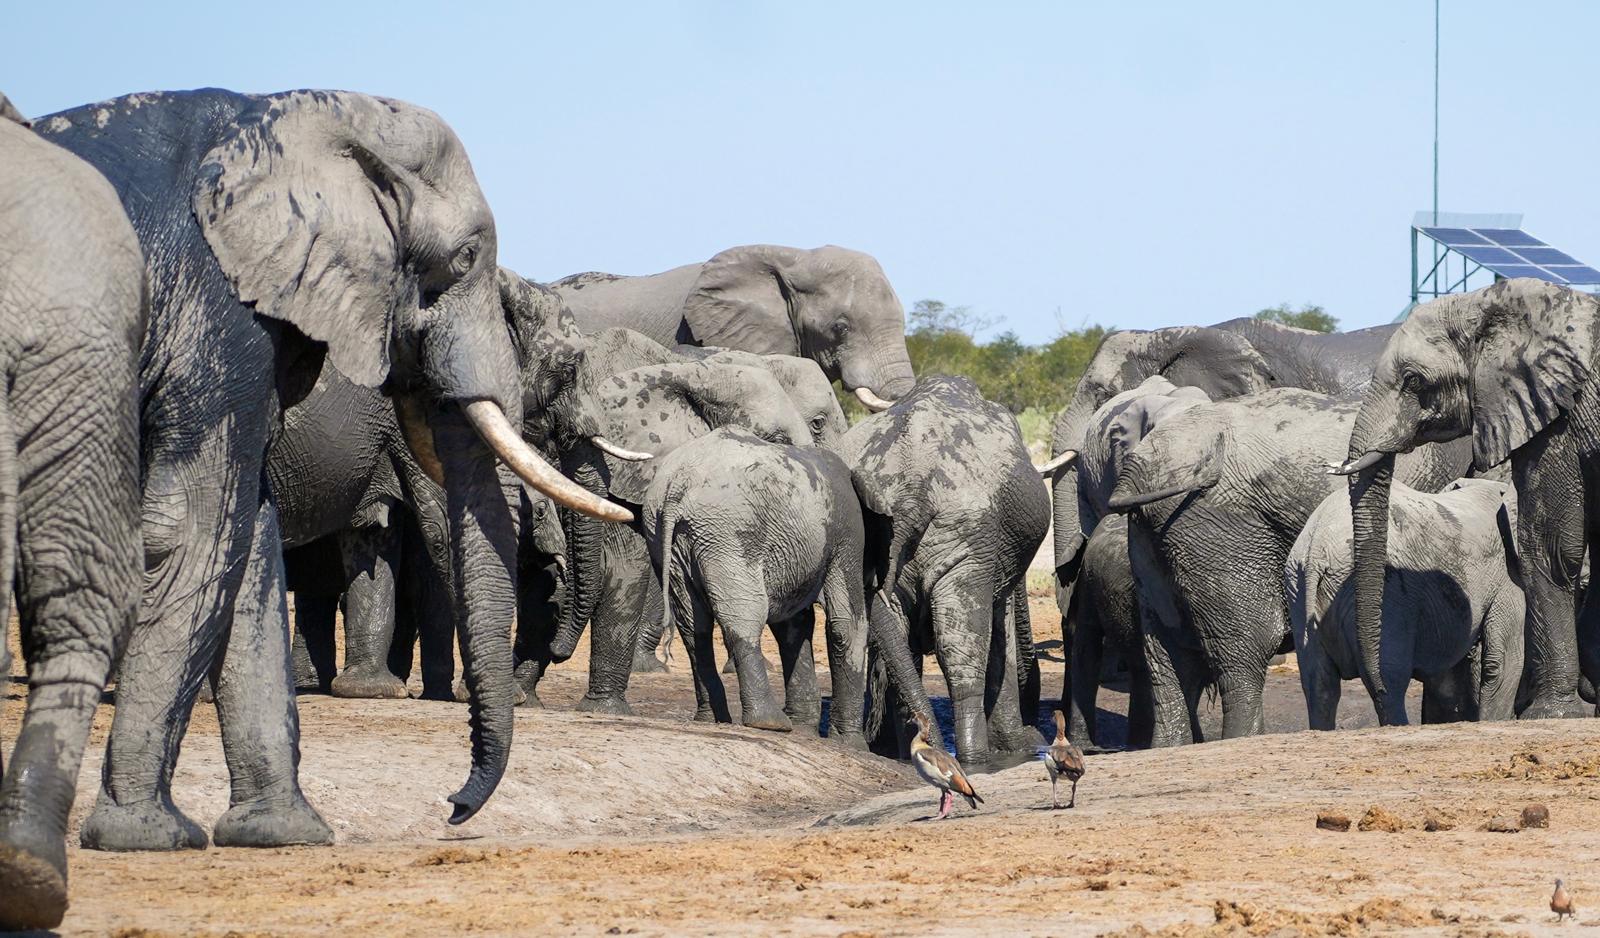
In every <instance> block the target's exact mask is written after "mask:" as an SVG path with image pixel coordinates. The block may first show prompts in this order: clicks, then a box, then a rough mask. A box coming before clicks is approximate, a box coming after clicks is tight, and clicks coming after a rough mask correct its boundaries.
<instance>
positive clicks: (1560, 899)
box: [1550, 879, 1578, 922]
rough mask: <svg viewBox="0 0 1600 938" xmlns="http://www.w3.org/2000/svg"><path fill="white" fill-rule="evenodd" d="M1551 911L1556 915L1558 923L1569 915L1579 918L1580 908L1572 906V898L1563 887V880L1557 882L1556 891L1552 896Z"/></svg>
mask: <svg viewBox="0 0 1600 938" xmlns="http://www.w3.org/2000/svg"><path fill="white" fill-rule="evenodd" d="M1550 911H1552V912H1554V913H1555V914H1556V921H1558V922H1559V921H1561V920H1562V919H1563V918H1565V917H1567V916H1568V915H1570V916H1572V917H1573V918H1577V916H1578V907H1577V906H1575V905H1573V904H1572V897H1571V896H1569V895H1567V887H1565V886H1563V885H1561V880H1559V879H1558V880H1556V891H1555V893H1553V894H1552V895H1551V896H1550Z"/></svg>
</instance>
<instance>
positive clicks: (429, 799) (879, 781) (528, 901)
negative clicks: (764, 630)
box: [0, 596, 1600, 936]
mask: <svg viewBox="0 0 1600 938" xmlns="http://www.w3.org/2000/svg"><path fill="white" fill-rule="evenodd" d="M1034 621H1035V625H1036V628H1038V630H1039V631H1040V633H1041V635H1040V639H1041V645H1042V647H1043V648H1044V650H1045V653H1046V664H1045V685H1044V686H1045V690H1046V696H1047V697H1054V696H1055V692H1056V690H1057V689H1058V688H1059V686H1060V683H1059V682H1060V667H1061V666H1060V663H1059V644H1056V645H1055V646H1054V647H1052V645H1051V643H1052V642H1056V643H1059V635H1051V634H1049V633H1050V630H1051V629H1052V628H1053V626H1054V623H1055V621H1056V617H1055V614H1054V609H1053V602H1052V601H1051V600H1049V599H1048V598H1046V597H1043V596H1041V597H1038V598H1037V599H1036V602H1035V620H1034ZM1051 659H1054V660H1051ZM773 660H776V659H775V656H774V659H773ZM17 667H18V668H19V669H20V665H18V666H17ZM930 670H936V669H930ZM582 675H583V670H582V661H581V658H580V659H579V660H576V661H574V662H573V663H572V664H571V665H569V666H568V668H566V669H565V670H563V671H558V672H557V673H555V674H552V675H551V677H550V680H549V685H548V688H549V689H548V691H547V692H546V693H545V695H544V697H545V700H546V701H547V703H548V704H550V707H549V709H547V710H543V711H521V712H519V714H518V720H517V728H516V729H517V737H516V739H517V742H516V752H515V754H514V757H513V760H512V767H511V771H510V773H509V775H508V776H507V778H506V780H505V782H504V783H503V784H502V785H501V788H500V790H499V792H498V793H497V794H496V795H495V797H494V799H493V800H491V801H490V803H489V805H488V806H487V807H486V808H485V809H484V811H483V812H482V813H481V814H480V815H479V816H478V817H477V818H474V819H473V820H472V821H470V822H468V823H467V824H465V825H463V826H461V827H458V828H451V827H449V826H448V825H446V824H445V823H444V817H445V816H446V814H447V811H446V809H445V807H444V806H443V805H442V803H441V800H440V799H442V797H443V796H444V795H446V794H448V793H449V792H450V791H452V790H453V788H454V786H456V785H457V784H459V783H460V781H461V780H462V779H464V778H465V775H466V767H467V749H466V724H465V714H466V711H465V708H464V707H462V706H460V705H453V704H442V703H425V702H420V701H343V700H334V699H330V698H323V697H302V698H301V699H300V713H301V720H302V723H303V730H304V732H303V741H302V749H303V761H302V780H303V783H304V785H305V788H306V792H307V795H308V796H309V797H310V798H311V800H312V801H313V803H314V804H316V805H317V807H318V808H319V809H320V810H321V811H322V813H323V815H324V817H326V818H327V819H328V821H329V822H330V823H331V824H332V825H333V826H334V828H335V829H336V831H337V832H338V837H339V844H338V845H337V846H335V847H332V848H295V849H281V850H261V851H253V850H222V849H212V850H208V851H205V852H202V853H185V854H154V855H153V854H138V855H119V854H104V853H95V852H91V851H81V850H77V849H76V848H73V849H72V850H71V852H70V862H71V866H72V876H73V907H72V910H71V911H70V912H69V914H68V919H67V922H66V926H65V927H64V928H63V929H62V931H63V933H64V934H119V935H124V936H133V935H154V934H174V935H177V934H216V935H222V934H227V933H230V932H231V933H234V934H238V935H247V934H321V933H326V932H329V931H339V932H345V933H355V934H372V933H383V934H394V935H436V934H450V933H456V932H465V931H472V932H477V933H483V934H526V933H549V932H554V933H588V934H598V933H624V934H628V933H638V934H667V933H673V934H747V933H756V932H759V933H776V934H808V935H809V934H827V935H839V934H848V933H855V934H907V935H911V934H930V933H938V934H952V933H977V932H1000V933H1015V934H1103V933H1108V932H1118V933H1127V934H1145V933H1164V934H1166V933H1170V934H1187V933H1191V932H1215V933H1250V934H1259V935H1266V934H1285V935H1290V934H1334V935H1351V934H1365V933H1368V932H1383V931H1398V930H1423V931H1428V932H1432V933H1435V934H1450V935H1475V936H1476V935H1490V934H1521V933H1538V932H1544V931H1547V930H1554V929H1555V928H1556V926H1554V924H1553V918H1554V917H1553V916H1552V915H1551V914H1550V913H1549V912H1548V911H1547V902H1548V898H1549V893H1550V884H1551V880H1552V879H1553V878H1554V877H1556V876H1563V877H1564V878H1565V879H1566V881H1567V884H1568V888H1569V890H1570V891H1571V892H1572V893H1573V894H1574V896H1575V900H1576V902H1577V904H1578V906H1579V909H1580V920H1582V921H1583V922H1584V923H1587V922H1588V920H1589V919H1590V918H1593V919H1594V922H1595V924H1600V913H1595V912H1589V911H1588V907H1590V906H1592V905H1593V904H1594V900H1593V899H1589V900H1587V901H1586V896H1600V839H1597V837H1596V832H1597V830H1600V722H1596V721H1588V720H1585V721H1569V722H1541V723H1513V724H1483V725H1458V726H1449V727H1410V728H1398V729H1388V730H1378V729H1360V730H1353V731H1348V732H1340V733H1328V734H1313V733H1309V732H1303V731H1299V732H1297V731H1296V730H1302V729H1303V727H1304V707H1303V704H1302V703H1301V702H1300V699H1299V688H1298V682H1297V678H1296V676H1295V675H1294V674H1293V672H1292V669H1290V668H1283V669H1279V670H1278V671H1277V672H1276V673H1274V674H1273V675H1272V677H1271V680H1270V682H1269V701H1270V703H1269V708H1268V714H1269V728H1270V729H1271V730H1273V731H1274V732H1273V733H1272V734H1271V735H1268V736H1264V737H1259V738H1254V739H1244V740H1234V741H1228V742H1219V743H1210V744H1206V745H1202V746H1193V747H1188V748H1186V749H1182V750H1166V751H1155V752H1127V753H1122V752H1114V753H1106V754H1097V755H1091V756H1090V758H1089V766H1088V775H1087V777H1086V778H1085V779H1084V781H1083V783H1082V785H1081V786H1080V789H1079V799H1078V805H1077V807H1076V808H1075V809H1073V810H1070V811H1068V810H1063V811H1054V810H1051V809H1050V808H1049V796H1050V793H1049V785H1048V782H1047V781H1046V779H1045V776H1044V772H1043V770H1042V768H1041V767H1040V766H1039V765H1038V764H1037V763H1030V764H1025V765H1020V766H1015V767H1012V768H1008V769H1004V770H1002V771H998V772H995V773H990V774H984V775H980V776H977V777H975V779H974V783H975V785H976V786H977V788H978V790H979V792H980V793H982V794H983V796H984V798H985V799H986V802H985V804H984V805H982V806H981V807H980V808H979V809H978V810H977V811H972V810H970V809H967V808H966V807H965V806H964V805H963V806H962V807H959V808H958V809H957V811H956V814H955V815H954V817H953V818H952V819H951V820H949V821H946V822H943V823H926V822H923V821H921V819H922V818H924V817H926V816H927V815H928V814H929V813H930V812H931V811H932V809H933V808H934V807H935V798H934V796H933V792H932V790H931V789H928V788H926V787H925V786H921V785H919V783H918V782H917V780H916V778H915V776H914V775H912V774H910V773H909V772H908V771H907V770H906V769H905V768H904V767H903V766H900V765H897V764H894V763H891V762H888V761H885V760H881V759H877V758H875V757H871V756H865V755H860V754H857V753H853V752H848V751H845V750H842V749H841V748H839V747H836V746H833V745H831V744H829V743H827V742H826V741H823V740H818V739H815V738H806V737H804V736H802V735H801V734H790V735H778V734H770V733H761V732H755V731H749V730H745V729H743V728H739V727H707V726H695V725H691V724H689V723H687V722H685V721H686V718H687V716H688V714H689V712H690V711H691V710H692V692H691V690H690V685H689V683H688V678H687V675H684V674H682V673H681V671H680V672H678V673H671V674H664V675H640V676H636V684H635V689H634V692H633V693H632V694H631V695H630V698H631V699H632V700H633V701H634V704H635V708H636V710H637V711H638V713H639V715H638V716H637V717H636V718H633V719H620V718H615V717H599V716H588V715H584V714H577V713H573V712H570V709H569V708H570V705H571V703H572V702H573V701H574V700H575V699H576V698H577V696H578V695H579V694H580V693H581V690H582ZM730 679H731V676H730ZM936 684H937V679H936V678H932V679H930V689H931V690H936V691H938V690H942V688H938V687H936V686H934V685H936ZM731 690H732V688H731V687H730V691H731ZM7 691H8V694H7V700H6V702H5V705H4V712H3V713H0V739H4V740H6V741H7V742H9V741H10V740H11V739H12V738H14V735H15V731H16V724H17V721H18V719H19V718H20V715H21V714H20V711H21V706H20V698H21V696H22V693H23V691H24V688H23V685H22V684H20V683H13V684H11V685H9V687H8V688H7ZM1123 703H1124V698H1123V695H1122V694H1120V693H1117V692H1115V691H1108V692H1106V693H1104V694H1103V695H1102V707H1103V708H1104V712H1103V714H1102V717H1103V719H1105V720H1106V721H1107V722H1108V723H1110V724H1115V722H1116V720H1117V718H1118V715H1119V713H1120V712H1121V710H1122V709H1123V706H1122V705H1123ZM1343 715H1344V719H1345V721H1346V722H1348V723H1351V724H1357V723H1370V706H1368V704H1367V703H1366V700H1365V695H1364V693H1362V692H1361V690H1360V688H1359V686H1355V685H1351V686H1349V687H1347V689H1346V702H1345V706H1344V709H1343ZM1211 718H1212V719H1215V714H1214V713H1213V714H1212V715H1211ZM109 724H110V708H109V707H105V708H102V712H101V714H100V715H99V717H98V719H97V723H96V732H95V740H94V743H93V745H92V748H91V752H90V755H89V757H88V758H87V759H86V761H85V766H84V775H83V779H82V782H81V784H80V789H79V803H78V805H77V806H76V807H75V809H74V824H75V825H76V823H77V822H78V820H79V819H81V817H82V815H83V814H84V813H85V812H86V811H87V809H88V807H89V805H90V803H91V802H92V799H93V793H94V788H95V783H96V781H97V774H98V766H99V762H100V753H99V746H100V744H101V743H102V742H103V739H104V732H105V730H106V728H107V727H109ZM175 789H176V800H177V802H178V803H179V804H180V805H181V806H182V807H183V808H184V809H185V810H186V811H188V812H189V813H190V814H191V815H192V816H194V817H196V818H197V819H199V820H201V821H202V822H203V823H209V822H210V821H211V820H213V819H215V817H216V816H217V815H218V814H219V813H220V812H221V811H222V810H223V808H224V807H225V806H226V800H227V780H226V773H225V771H224V769H223V763H222V759H221V747H220V745H219V742H218V739H217V727H216V721H215V717H214V716H213V714H212V712H211V710H210V708H208V707H201V708H199V709H198V710H197V713H196V717H195V721H194V727H193V729H192V730H191V732H190V735H189V738H188V741H187V743H186V744H185V748H184V753H183V758H182V760H181V762H180V765H179V769H178V777H177V780H176V785H175ZM1534 802H1538V803H1542V804H1544V805H1546V806H1547V807H1548V809H1549V817H1550V821H1549V827H1548V828H1547V829H1530V830H1522V831H1520V832H1517V833H1491V832H1489V831H1487V830H1484V829H1483V828H1484V827H1486V826H1487V825H1488V823H1489V822H1490V821H1491V820H1492V819H1495V818H1502V817H1511V818H1516V817H1517V816H1518V815H1519V814H1520V813H1521V811H1522V809H1523V808H1524V807H1525V806H1526V805H1528V804H1530V803H1534ZM1319 812H1327V813H1337V814H1342V815H1344V816H1345V817H1347V818H1348V819H1349V820H1350V822H1351V824H1350V830H1349V831H1348V832H1346V833H1336V832H1332V831H1327V830H1319V829H1317V827H1316V819H1317V815H1318V814H1319ZM1369 817H1370V818H1372V819H1374V820H1372V821H1371V822H1370V823H1369V824H1367V825H1365V826H1368V827H1370V828H1371V829H1369V830H1365V831H1363V830H1361V829H1360V827H1361V826H1363V825H1362V824H1361V823H1360V822H1362V821H1363V820H1364V819H1366V818H1369ZM1564 927H1565V928H1573V927H1578V926H1572V925H1568V926H1564Z"/></svg>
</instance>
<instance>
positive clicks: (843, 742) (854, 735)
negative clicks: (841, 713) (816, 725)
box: [828, 730, 867, 752]
mask: <svg viewBox="0 0 1600 938" xmlns="http://www.w3.org/2000/svg"><path fill="white" fill-rule="evenodd" d="M828 741H829V742H831V743H833V744H835V745H837V746H843V747H844V748H846V749H854V750H856V751H857V752H866V751H867V737H866V736H865V735H864V734H863V733H862V732H861V731H860V730H829V731H828Z"/></svg>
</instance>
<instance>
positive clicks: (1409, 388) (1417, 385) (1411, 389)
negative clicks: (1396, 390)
mask: <svg viewBox="0 0 1600 938" xmlns="http://www.w3.org/2000/svg"><path fill="white" fill-rule="evenodd" d="M1400 388H1401V390H1403V391H1405V392H1406V393H1408V394H1415V393H1417V392H1418V391H1419V390H1421V389H1422V376H1421V375H1418V374H1417V373H1416V372H1415V371H1408V372H1406V376H1405V377H1404V378H1402V379H1400Z"/></svg>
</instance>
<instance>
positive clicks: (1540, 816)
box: [1522, 803, 1550, 830]
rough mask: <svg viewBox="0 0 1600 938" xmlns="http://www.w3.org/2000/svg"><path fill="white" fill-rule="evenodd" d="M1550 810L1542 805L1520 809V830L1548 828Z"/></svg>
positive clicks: (1532, 805)
mask: <svg viewBox="0 0 1600 938" xmlns="http://www.w3.org/2000/svg"><path fill="white" fill-rule="evenodd" d="M1549 826H1550V809H1549V808H1547V807H1545V806H1544V805H1542V804H1537V803H1536V804H1530V805H1528V806H1527V807H1526V808H1523V809H1522V829H1523V830H1527V829H1528V828H1530V827H1549Z"/></svg>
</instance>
